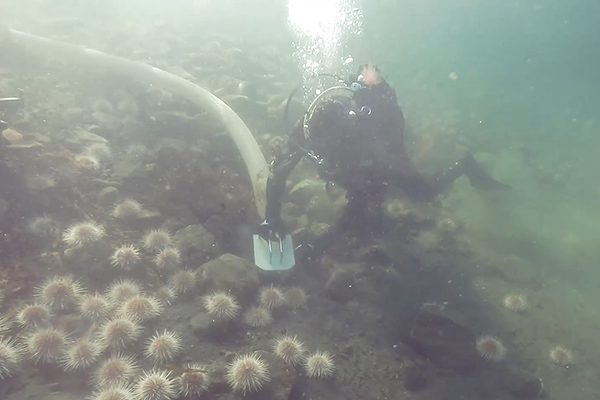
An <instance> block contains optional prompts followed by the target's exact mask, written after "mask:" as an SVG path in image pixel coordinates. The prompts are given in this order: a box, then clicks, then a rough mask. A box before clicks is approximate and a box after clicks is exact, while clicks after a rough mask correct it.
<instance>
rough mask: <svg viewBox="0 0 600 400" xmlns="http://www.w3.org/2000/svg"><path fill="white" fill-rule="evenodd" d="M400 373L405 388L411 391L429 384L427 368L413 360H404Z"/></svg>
mask: <svg viewBox="0 0 600 400" xmlns="http://www.w3.org/2000/svg"><path fill="white" fill-rule="evenodd" d="M400 373H401V376H402V383H403V385H404V388H405V389H406V390H408V391H409V392H416V391H417V390H420V389H423V388H424V387H425V386H426V385H427V377H426V374H425V369H424V368H423V367H421V366H419V365H417V364H415V363H414V362H412V361H406V362H404V363H403V365H402V367H401V370H400Z"/></svg>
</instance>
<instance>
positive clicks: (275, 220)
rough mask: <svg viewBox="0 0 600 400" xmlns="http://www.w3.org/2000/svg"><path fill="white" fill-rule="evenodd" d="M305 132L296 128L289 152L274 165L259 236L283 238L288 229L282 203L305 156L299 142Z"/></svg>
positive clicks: (289, 143)
mask: <svg viewBox="0 0 600 400" xmlns="http://www.w3.org/2000/svg"><path fill="white" fill-rule="evenodd" d="M303 135H304V134H303V131H302V130H301V129H300V128H299V127H296V129H295V130H294V131H293V132H292V133H291V137H290V140H289V141H288V150H287V151H285V152H284V153H282V154H281V155H280V156H278V157H277V158H276V159H275V161H273V163H272V167H271V168H272V170H271V174H270V175H269V178H268V180H267V208H266V212H265V219H264V221H262V222H261V223H260V225H259V234H260V235H261V236H263V237H265V238H271V237H272V236H274V235H275V236H277V235H279V236H281V235H282V234H283V233H285V231H286V228H285V225H284V223H283V219H282V218H281V203H282V199H283V196H284V193H285V186H286V182H287V179H288V177H289V175H290V173H291V172H292V170H293V169H294V167H295V166H296V165H297V164H298V162H299V161H300V160H301V159H302V157H303V156H304V155H305V152H304V151H303V150H302V148H301V147H300V146H298V141H299V140H301V139H302V137H303Z"/></svg>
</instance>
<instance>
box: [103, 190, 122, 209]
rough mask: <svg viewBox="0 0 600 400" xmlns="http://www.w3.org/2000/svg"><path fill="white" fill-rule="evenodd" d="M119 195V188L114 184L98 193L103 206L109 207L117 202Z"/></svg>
mask: <svg viewBox="0 0 600 400" xmlns="http://www.w3.org/2000/svg"><path fill="white" fill-rule="evenodd" d="M119 197H120V193H119V189H117V188H116V187H114V186H107V187H105V188H104V189H102V190H101V191H100V192H99V193H98V196H97V199H98V203H99V204H100V205H101V206H103V207H109V206H112V205H113V204H115V203H116V202H117V200H118V199H119Z"/></svg>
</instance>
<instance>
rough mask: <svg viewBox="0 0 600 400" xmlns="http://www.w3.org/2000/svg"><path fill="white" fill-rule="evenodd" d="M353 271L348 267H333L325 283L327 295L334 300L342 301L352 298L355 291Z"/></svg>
mask: <svg viewBox="0 0 600 400" xmlns="http://www.w3.org/2000/svg"><path fill="white" fill-rule="evenodd" d="M354 281H355V280H354V273H353V272H351V271H349V270H348V268H344V267H337V268H336V269H334V270H333V271H332V273H331V275H330V276H329V279H328V280H327V283H326V284H325V290H326V292H327V295H328V296H329V297H331V298H332V299H333V300H335V301H339V302H344V301H348V300H350V299H352V298H353V297H354V295H355V293H356V290H355V288H354Z"/></svg>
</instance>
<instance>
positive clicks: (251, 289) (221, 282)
mask: <svg viewBox="0 0 600 400" xmlns="http://www.w3.org/2000/svg"><path fill="white" fill-rule="evenodd" d="M198 280H199V284H200V286H201V287H202V288H203V289H204V290H205V291H217V290H224V291H228V292H231V293H232V294H233V295H234V296H235V297H237V299H238V300H239V301H240V303H241V304H249V303H251V302H252V301H254V297H255V295H256V292H257V290H258V286H259V285H260V281H259V278H258V271H257V267H256V266H255V265H254V264H253V263H251V262H250V261H248V260H246V259H243V258H240V257H238V256H235V255H233V254H223V255H222V256H220V257H218V258H215V259H214V260H210V261H209V262H207V263H204V264H203V265H202V266H201V267H200V269H199V272H198Z"/></svg>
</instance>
